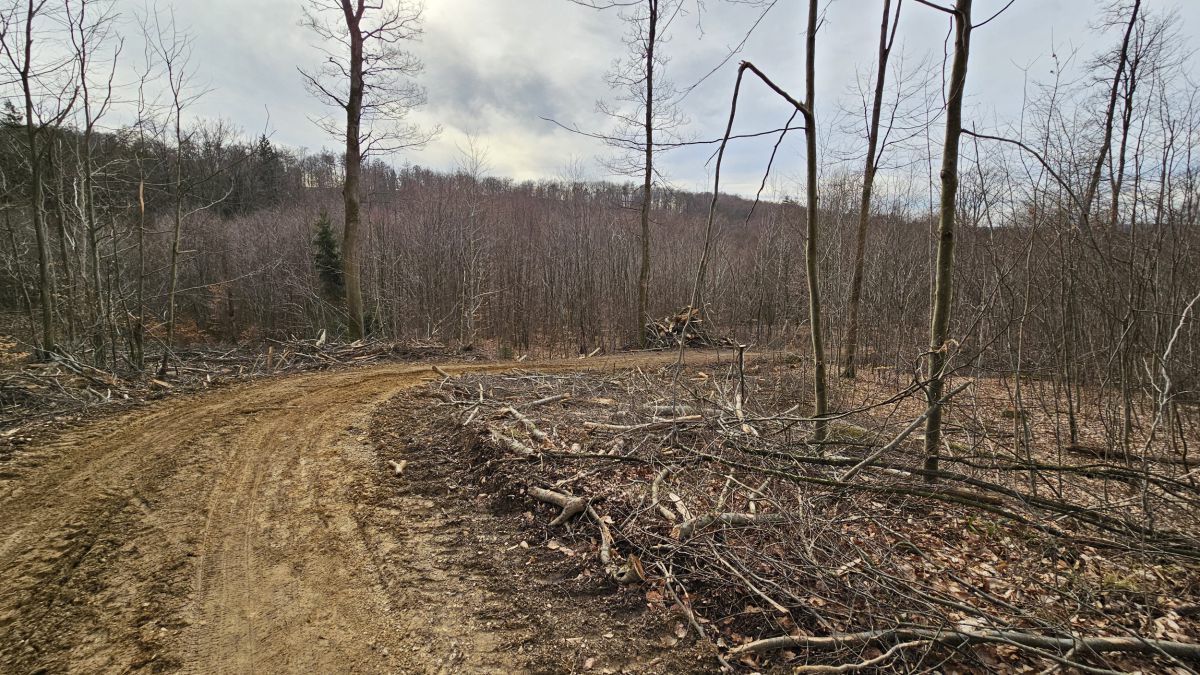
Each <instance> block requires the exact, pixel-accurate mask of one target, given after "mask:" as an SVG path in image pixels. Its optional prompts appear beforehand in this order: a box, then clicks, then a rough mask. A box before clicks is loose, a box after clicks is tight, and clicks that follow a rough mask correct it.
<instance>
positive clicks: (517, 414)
mask: <svg viewBox="0 0 1200 675" xmlns="http://www.w3.org/2000/svg"><path fill="white" fill-rule="evenodd" d="M500 414H501V415H508V416H509V417H512V418H513V419H515V420H516V421H518V422H520V423H521V424H522V425H523V426H524V427H525V428H526V429H527V430H528V431H529V435H530V436H533V438H534V440H536V441H537V442H538V443H541V444H542V445H547V444H549V443H550V437H549V436H547V435H546V432H544V431H542V430H541V429H539V428H538V426H537V424H535V423H534V422H533V420H531V419H529V418H528V417H526V416H525V415H524V414H522V413H521V411H519V410H517V409H516V408H514V407H512V406H509V407H507V408H505V409H503V410H501V411H500Z"/></svg>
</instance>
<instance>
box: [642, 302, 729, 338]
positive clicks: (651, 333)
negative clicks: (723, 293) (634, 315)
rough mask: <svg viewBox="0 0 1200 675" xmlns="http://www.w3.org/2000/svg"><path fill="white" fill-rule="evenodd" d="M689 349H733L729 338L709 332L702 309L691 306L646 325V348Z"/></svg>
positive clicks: (652, 320)
mask: <svg viewBox="0 0 1200 675" xmlns="http://www.w3.org/2000/svg"><path fill="white" fill-rule="evenodd" d="M681 344H682V345H684V346H687V347H732V346H734V341H733V339H732V338H729V337H717V336H714V335H713V334H711V333H710V332H709V330H708V323H707V322H706V321H705V320H704V319H703V318H702V317H701V315H700V309H699V308H696V307H691V306H690V305H689V306H687V307H684V308H683V309H681V310H679V311H678V312H676V313H675V314H673V315H671V316H667V317H664V318H662V319H661V320H660V319H651V320H650V322H649V323H647V324H646V347H647V348H650V349H671V348H673V347H678V346H680V345H681Z"/></svg>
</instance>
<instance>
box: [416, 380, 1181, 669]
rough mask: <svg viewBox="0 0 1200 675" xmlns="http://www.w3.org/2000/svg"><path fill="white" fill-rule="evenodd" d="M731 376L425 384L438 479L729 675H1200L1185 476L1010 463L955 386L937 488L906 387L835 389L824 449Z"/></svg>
mask: <svg viewBox="0 0 1200 675" xmlns="http://www.w3.org/2000/svg"><path fill="white" fill-rule="evenodd" d="M745 370H746V369H745V368H744V366H730V371H729V372H728V373H722V372H721V371H720V369H706V371H705V376H704V377H700V376H699V372H698V371H695V369H694V368H691V369H690V372H685V373H684V374H683V375H682V376H680V375H679V374H678V373H675V372H674V371H668V370H667V369H664V370H663V371H660V372H624V373H621V372H618V373H608V374H586V375H584V374H581V375H575V376H563V375H544V374H539V373H534V372H514V373H508V374H499V375H469V376H461V377H456V378H453V379H450V380H441V381H438V382H435V383H433V384H430V385H429V388H430V390H431V391H434V392H436V393H437V395H436V398H437V399H439V400H440V401H441V403H439V404H438V405H437V406H435V407H434V408H433V409H432V413H431V414H436V415H438V419H439V420H441V421H440V423H434V428H435V429H438V430H439V431H437V432H436V434H435V435H434V437H431V438H429V439H426V441H425V442H427V443H429V444H430V445H431V446H433V447H441V448H446V447H451V448H452V447H460V448H462V450H461V451H451V452H450V455H448V456H439V457H438V459H437V460H436V461H438V462H445V461H447V457H453V458H454V459H453V460H452V461H455V462H458V464H457V466H458V467H459V468H458V471H460V472H461V473H460V475H461V478H459V479H457V482H459V483H460V484H470V485H473V486H474V485H478V486H479V489H480V490H481V491H484V492H487V493H488V494H491V495H495V498H496V499H501V496H502V495H508V496H507V497H503V499H506V500H512V499H516V500H518V501H520V500H524V501H525V503H526V504H527V506H526V507H525V508H528V509H530V511H529V512H527V513H526V515H527V516H529V518H528V519H527V520H525V521H522V522H523V523H524V525H523V526H524V527H525V528H527V529H526V531H525V532H524V533H523V534H522V535H521V537H520V538H519V539H518V540H517V541H514V542H512V544H513V545H514V546H516V544H517V543H519V542H525V541H531V542H534V541H537V540H538V539H539V538H541V541H543V542H551V543H552V544H554V548H555V550H562V551H564V552H565V551H570V553H569V554H566V555H569V556H570V557H571V559H572V563H571V564H572V565H587V564H588V563H589V561H590V562H591V565H593V566H594V569H595V570H596V571H597V572H600V573H602V574H603V576H604V578H606V579H608V580H609V581H611V582H612V583H613V586H612V588H613V589H619V590H614V591H613V592H616V593H632V594H637V595H639V596H640V597H641V598H643V600H644V602H645V604H647V605H649V607H650V608H652V609H655V608H657V609H659V610H661V611H663V612H668V613H669V612H672V611H675V612H679V613H680V614H681V616H682V617H683V619H684V623H685V625H688V626H692V627H693V629H694V630H693V633H694V634H696V635H703V636H704V638H705V639H707V640H712V641H713V642H714V643H715V644H716V645H717V647H718V648H719V653H720V655H721V658H723V659H724V662H726V663H729V664H731V666H732V667H733V668H735V669H745V670H747V671H752V670H772V669H774V668H777V667H778V668H795V669H797V671H799V672H854V671H857V670H863V669H881V670H884V671H895V672H908V671H911V670H919V669H922V668H928V667H937V668H941V669H950V670H971V669H972V668H973V669H976V670H985V671H989V670H990V671H995V670H1030V671H1033V672H1036V671H1039V670H1047V669H1051V668H1059V669H1065V670H1068V671H1070V670H1079V671H1083V672H1100V671H1112V670H1138V669H1140V670H1143V671H1155V672H1158V671H1164V670H1167V669H1169V668H1170V667H1174V666H1178V664H1179V663H1186V664H1191V665H1192V666H1195V665H1196V659H1195V655H1196V653H1197V651H1196V650H1197V649H1198V647H1197V645H1200V612H1197V611H1196V610H1195V609H1194V608H1195V607H1196V606H1197V602H1198V601H1200V585H1198V584H1197V583H1196V582H1195V580H1196V579H1200V528H1198V527H1197V526H1196V523H1198V522H1200V492H1198V491H1197V487H1196V485H1195V484H1194V483H1193V482H1192V479H1191V477H1190V476H1192V475H1194V472H1195V470H1196V469H1195V464H1194V461H1192V463H1190V464H1189V463H1188V461H1189V460H1187V459H1186V458H1185V459H1180V458H1177V457H1172V456H1169V454H1167V453H1166V452H1165V451H1163V450H1155V453H1156V454H1155V455H1154V456H1153V457H1146V456H1139V457H1138V460H1137V463H1136V464H1134V465H1133V466H1132V467H1130V466H1128V465H1127V461H1126V460H1125V459H1120V458H1118V459H1116V460H1114V461H1112V463H1111V464H1108V465H1103V466H1100V465H1098V464H1097V463H1096V462H1095V459H1094V458H1090V457H1089V458H1082V459H1080V460H1079V461H1078V462H1075V461H1072V459H1071V457H1072V455H1071V454H1062V453H1058V452H1056V451H1055V450H1054V449H1053V448H1052V446H1048V445H1045V443H1048V442H1051V441H1052V439H1053V438H1054V437H1053V435H1052V434H1045V435H1042V436H1040V437H1039V438H1040V439H1041V441H1042V442H1043V445H1042V446H1041V448H1040V449H1029V450H1028V452H1030V453H1033V454H1030V455H1026V454H1022V455H1020V456H1014V454H1013V452H1012V450H1011V443H1012V438H1011V436H1008V435H1005V434H1003V433H1000V432H1001V431H1003V429H1004V425H1003V424H997V421H1000V422H1002V421H1003V420H1004V419H1005V418H1004V417H1003V410H1004V406H1002V405H994V404H990V403H989V401H991V400H992V399H990V398H989V397H990V396H991V395H993V394H996V393H997V392H1002V391H1004V387H1003V385H1002V383H997V382H989V381H979V380H962V379H960V380H959V381H957V382H955V383H953V386H951V387H950V388H949V389H948V391H949V392H950V393H949V395H948V397H947V399H946V400H945V401H944V403H943V408H944V413H945V414H946V418H947V428H948V432H947V438H946V440H947V443H948V445H949V447H950V448H952V449H953V453H952V454H951V455H948V456H945V457H943V463H944V468H943V469H942V471H941V472H939V474H938V478H939V481H938V483H930V482H929V481H928V480H927V479H928V478H929V476H927V475H925V474H924V473H923V469H922V465H923V462H922V460H923V457H922V455H921V448H922V444H921V440H920V439H919V438H916V437H914V433H913V430H914V429H916V428H917V427H919V425H920V421H921V420H922V419H924V416H925V415H926V414H927V413H928V406H927V405H926V404H925V402H924V400H923V397H922V396H921V395H920V393H919V392H920V389H919V387H915V386H914V387H911V388H908V389H902V390H900V391H896V390H894V389H891V387H890V385H886V384H882V383H880V382H873V383H872V382H869V381H861V380H860V381H839V382H838V383H837V385H836V386H837V387H838V389H839V391H838V392H837V393H838V396H839V397H840V400H843V401H847V400H853V401H856V402H857V403H855V404H853V405H846V406H844V409H845V410H848V412H844V413H840V416H839V418H838V424H839V425H840V428H845V429H854V430H855V431H856V433H846V434H842V435H840V436H838V435H834V436H832V437H831V440H826V441H822V442H820V443H817V442H815V441H813V437H812V433H811V432H812V428H813V427H814V426H815V425H814V421H813V420H811V419H808V418H804V417H799V416H797V415H796V413H795V411H796V401H797V400H799V399H797V396H799V395H800V394H799V392H806V391H808V382H806V381H805V380H804V378H805V377H806V374H805V372H804V371H802V370H799V369H790V368H787V367H786V365H782V364H781V365H778V366H772V367H766V368H757V369H755V371H754V373H753V374H747V373H746V372H745ZM739 371H740V372H739ZM678 382H685V383H686V386H681V387H673V384H672V383H678ZM968 391H969V392H970V393H969V394H968V393H965V392H968ZM801 407H803V404H801ZM1025 414H1026V415H1027V418H1028V421H1029V423H1030V424H1031V425H1034V426H1036V425H1038V424H1045V421H1044V419H1042V416H1044V415H1045V414H1047V413H1045V412H1044V411H1040V410H1036V409H1032V408H1031V409H1029V410H1027V411H1026V413H1025ZM1093 422H1094V421H1093ZM1184 423H1185V425H1188V426H1185V430H1187V433H1188V434H1189V438H1194V437H1196V436H1197V435H1200V434H1198V432H1200V418H1191V417H1189V418H1185V419H1184ZM747 429H749V431H747ZM989 430H996V431H989ZM839 439H840V440H839ZM1190 442H1191V441H1189V443H1190ZM1132 446H1133V447H1148V446H1142V445H1141V444H1140V442H1139V443H1133V444H1132ZM1034 470H1037V471H1040V472H1041V475H1040V476H1036V480H1034V482H1033V485H1034V487H1033V488H1031V487H1030V485H1031V483H1030V481H1031V479H1030V473H1031V471H1034ZM1060 476H1062V477H1066V478H1067V479H1068V480H1066V481H1062V482H1058V480H1057V479H1058V477H1060ZM1052 484H1053V485H1054V488H1053V489H1050V487H1048V486H1050V485H1052ZM1105 486H1106V487H1105ZM1114 504H1118V505H1119V508H1118V509H1114V508H1113V505H1114ZM685 632H686V631H685ZM930 664H938V665H936V666H931V665H930ZM1183 672H1186V671H1183Z"/></svg>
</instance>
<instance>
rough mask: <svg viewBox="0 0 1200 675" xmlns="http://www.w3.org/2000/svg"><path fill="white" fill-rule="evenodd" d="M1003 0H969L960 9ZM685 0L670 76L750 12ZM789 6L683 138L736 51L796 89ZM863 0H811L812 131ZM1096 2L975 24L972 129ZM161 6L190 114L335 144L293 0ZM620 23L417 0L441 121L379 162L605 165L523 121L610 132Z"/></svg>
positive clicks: (862, 22) (126, 6)
mask: <svg viewBox="0 0 1200 675" xmlns="http://www.w3.org/2000/svg"><path fill="white" fill-rule="evenodd" d="M1006 1H1007V0H976V2H975V15H976V18H977V20H981V19H982V18H984V17H986V16H989V15H990V14H992V13H993V12H994V11H996V10H997V9H999V8H1000V7H1001V6H1003V5H1004V4H1005V2H1006ZM685 2H686V3H687V4H686V5H685V7H686V8H687V12H688V14H687V16H686V17H683V18H681V19H679V20H677V21H676V22H675V23H674V24H673V25H672V26H671V29H670V30H671V33H670V35H671V39H670V42H669V44H667V46H666V51H667V52H668V53H669V55H670V58H671V62H670V65H669V66H668V73H667V74H668V77H669V78H670V79H671V80H672V81H673V82H675V83H676V84H678V85H689V84H692V83H694V82H695V81H696V80H698V79H699V78H700V77H701V76H703V75H704V73H707V72H709V71H710V70H712V68H713V67H715V66H716V65H717V64H718V63H720V62H721V60H722V59H723V58H724V57H725V56H726V55H727V54H728V52H729V49H730V48H731V47H732V46H734V45H736V44H737V43H738V42H739V41H740V40H741V39H742V36H743V35H744V34H745V33H746V32H747V30H748V29H749V27H750V25H751V24H752V23H753V22H754V21H755V19H757V18H758V16H759V14H760V11H761V10H758V9H755V8H753V7H748V6H746V5H744V4H742V5H738V4H734V3H728V2H724V1H723V0H704V2H703V3H702V4H703V9H702V11H697V8H696V0H685ZM806 4H807V3H802V2H799V1H798V0H780V1H779V2H778V3H777V6H776V7H775V8H774V9H772V10H771V12H770V14H769V15H768V16H767V18H766V20H765V21H763V22H762V23H761V24H760V25H759V27H758V29H757V30H756V31H755V32H754V33H753V35H752V36H751V38H750V40H749V41H748V42H747V44H746V46H745V48H744V49H743V51H742V52H741V54H740V55H739V56H738V57H736V58H734V59H733V60H732V61H730V63H728V64H727V65H725V66H724V67H723V68H722V69H721V70H719V71H718V72H717V73H715V74H714V75H713V76H712V77H710V78H709V79H708V80H706V81H705V83H704V84H703V85H701V86H700V87H698V88H696V89H695V90H694V91H693V92H692V93H691V94H690V95H689V96H688V97H687V99H686V100H685V101H684V104H683V108H684V112H685V114H686V115H687V117H688V118H689V119H690V121H691V123H690V124H689V125H688V127H687V128H686V130H685V131H684V133H685V134H688V135H690V136H691V137H693V138H698V139H708V138H717V137H719V136H720V134H721V132H722V130H723V127H724V124H725V120H726V117H727V115H728V101H729V96H730V93H731V91H732V85H733V78H734V75H735V70H736V66H737V61H738V60H739V59H748V60H750V61H753V62H754V63H755V64H757V65H759V66H760V67H761V68H762V69H763V70H764V71H766V72H767V73H768V74H769V75H770V76H772V78H774V79H775V80H776V81H777V82H778V83H779V84H780V85H781V86H783V87H784V88H785V89H787V90H789V91H790V92H792V93H793V94H795V95H796V97H797V98H801V97H802V94H803V90H804V87H803V37H804V36H803V31H804V26H805V15H804V9H803V6H804V5H806ZM879 4H880V3H879V2H877V0H833V1H832V2H829V3H828V4H827V5H825V6H826V21H825V24H824V26H823V28H822V31H821V33H820V35H819V40H818V56H817V59H818V61H817V71H818V90H817V98H818V112H819V122H820V123H821V124H823V125H826V127H827V128H825V129H823V133H824V134H826V135H827V136H829V135H832V134H833V131H832V130H831V128H833V127H844V126H845V125H846V124H847V122H848V120H846V119H845V118H844V115H843V114H842V113H840V112H839V111H840V110H841V109H843V108H845V107H846V106H847V105H851V106H852V101H853V91H854V84H855V81H856V72H860V71H864V69H866V68H868V67H869V66H870V64H871V63H872V61H873V59H874V57H875V51H876V44H877V37H876V32H877V31H878V27H879V9H878V7H879ZM169 5H170V3H168V6H169ZM1101 5H1102V3H1100V2H1094V1H1093V0H1016V2H1015V3H1014V5H1013V6H1012V7H1011V8H1010V9H1009V10H1008V11H1007V12H1005V13H1004V14H1003V15H1002V16H1001V17H999V18H998V19H996V20H995V21H993V22H992V23H990V24H988V25H987V26H985V27H983V28H981V29H980V30H979V31H978V32H977V33H976V34H975V36H974V38H973V44H972V54H971V65H970V74H969V80H968V96H969V101H970V106H971V113H970V114H971V118H972V119H973V120H976V121H977V122H978V124H979V126H980V127H984V128H987V127H989V126H990V127H992V128H995V127H996V126H1003V125H1004V124H1007V123H1008V122H1009V121H1010V120H1013V119H1015V117H1016V115H1017V113H1019V111H1020V107H1021V92H1022V87H1023V82H1024V81H1025V79H1026V77H1028V78H1030V79H1034V80H1036V79H1048V78H1050V77H1051V74H1050V73H1051V70H1052V68H1053V62H1052V60H1051V58H1050V55H1051V54H1052V53H1057V54H1059V55H1060V56H1064V55H1066V54H1070V53H1073V52H1077V53H1078V54H1079V55H1080V60H1081V61H1085V60H1086V59H1087V58H1090V57H1091V56H1093V55H1095V54H1096V53H1098V52H1099V51H1101V50H1103V49H1105V48H1108V47H1110V46H1111V45H1112V44H1114V42H1115V41H1116V40H1117V39H1119V35H1118V34H1117V33H1116V32H1115V31H1114V32H1110V33H1108V34H1106V35H1100V34H1098V33H1097V32H1096V31H1095V30H1093V26H1094V23H1095V22H1096V20H1097V19H1098V17H1099V8H1100V6H1101ZM1143 5H1144V6H1145V7H1146V8H1147V9H1149V10H1151V11H1156V12H1161V11H1169V10H1175V11H1177V12H1178V15H1179V17H1180V19H1181V20H1182V24H1181V33H1182V36H1183V37H1184V39H1185V40H1186V41H1187V43H1188V45H1187V46H1188V47H1189V48H1193V49H1194V48H1195V47H1196V46H1197V45H1196V43H1195V40H1194V36H1195V31H1196V30H1197V27H1200V0H1146V1H1145V2H1144V3H1143ZM173 6H174V9H175V13H176V17H177V20H178V21H179V23H180V24H181V26H183V27H185V28H187V29H188V30H190V31H191V33H192V34H193V36H194V39H195V57H194V60H195V67H196V70H197V75H198V79H199V80H200V81H201V82H203V83H205V84H207V85H208V86H209V87H210V88H211V91H210V93H208V94H207V95H206V96H205V98H204V99H203V100H202V101H201V102H200V103H198V104H197V105H196V107H195V108H194V111H195V113H196V114H197V115H203V116H206V117H220V118H223V119H227V120H229V121H231V122H233V123H234V124H235V125H236V126H238V127H240V128H241V129H243V130H244V131H245V132H246V133H247V134H255V135H256V134H258V133H259V132H261V131H263V130H264V129H265V130H266V131H267V133H268V134H270V135H271V138H272V139H273V140H274V141H276V142H279V143H283V144H286V145H290V146H294V147H304V148H307V149H309V150H310V151H311V150H318V149H320V148H322V147H329V148H335V147H337V141H336V140H334V139H331V138H328V137H327V136H325V135H324V133H323V132H322V131H321V130H320V129H319V128H318V127H316V126H315V125H314V124H313V123H312V122H311V121H310V119H309V118H310V117H311V116H313V115H319V114H321V113H322V112H324V111H323V110H322V108H321V106H320V104H319V103H318V102H316V101H315V100H313V99H311V98H310V97H309V96H308V94H307V93H306V92H305V90H304V87H303V85H302V82H301V79H300V76H299V74H298V73H297V71H296V66H297V65H312V64H313V63H314V62H315V61H316V60H318V59H319V55H318V53H317V52H316V50H314V48H313V43H314V39H315V38H314V36H313V35H311V34H310V33H309V32H308V31H307V30H306V29H305V28H303V27H301V26H300V25H299V23H298V21H299V19H300V16H301V12H300V8H301V0H254V1H252V2H251V1H247V0H177V1H176V2H175V3H174V4H173ZM142 7H143V3H142V0H118V9H119V10H120V11H121V12H122V13H123V14H125V15H129V16H132V15H135V14H136V13H138V12H139V11H144V9H142ZM130 23H132V21H131V22H130ZM947 29H948V22H947V17H946V15H944V14H942V13H939V12H937V11H935V10H932V9H929V8H926V7H922V6H920V5H919V4H917V3H916V2H912V0H909V1H908V2H905V3H904V10H903V15H902V17H901V28H900V32H899V38H898V44H899V50H902V51H903V52H904V54H905V59H906V61H907V62H909V63H911V64H914V65H915V64H916V63H918V62H919V61H920V60H921V59H922V58H928V59H932V62H933V63H934V64H935V67H936V69H937V71H938V72H939V73H940V65H941V63H942V54H943V45H944V41H945V40H946V37H947ZM623 30H624V26H623V25H622V24H621V22H620V20H619V18H618V16H617V14H616V13H615V12H613V11H596V10H591V9H587V8H584V7H580V6H578V5H575V4H572V3H571V2H569V1H568V0H427V2H426V9H425V32H424V36H423V37H422V39H421V41H420V42H419V43H415V44H413V45H412V50H413V51H414V52H416V53H417V54H419V55H420V57H421V58H422V59H423V61H424V63H425V71H424V73H423V74H422V75H421V77H420V82H421V83H422V84H423V85H424V86H425V87H426V88H427V90H428V97H429V100H428V104H427V105H426V106H425V107H424V108H422V109H421V110H420V111H419V112H418V113H417V114H416V116H415V120H416V121H417V122H419V123H421V124H424V125H429V126H432V125H435V124H440V125H441V126H442V128H443V132H442V134H441V135H440V136H439V137H438V138H437V139H436V140H435V141H434V142H433V143H431V144H430V145H429V146H428V147H427V148H426V149H424V150H422V151H419V152H411V153H406V154H405V155H403V156H398V157H395V158H394V159H393V161H394V162H395V163H397V164H403V163H406V162H407V163H413V164H420V165H422V166H428V167H432V168H437V169H453V168H454V167H455V166H456V163H457V162H458V161H459V158H460V156H461V151H460V148H462V147H464V146H465V140H466V138H467V135H468V134H473V135H475V136H476V137H477V138H478V141H479V144H480V145H481V146H482V147H484V148H486V150H487V156H488V163H489V166H490V170H491V173H492V174H494V175H497V176H504V177H511V178H515V179H522V180H523V179H539V178H546V177H555V176H561V175H564V174H565V173H566V172H567V170H568V167H570V166H571V165H572V164H573V163H581V164H582V166H583V167H584V168H585V170H586V172H587V175H588V177H590V178H609V177H610V176H608V175H607V173H606V170H605V169H604V168H603V166H602V165H601V164H600V163H598V162H597V161H596V160H597V158H598V157H604V156H607V155H608V154H610V152H611V151H610V150H608V149H606V148H605V147H604V146H603V145H602V144H601V143H599V142H597V141H595V140H592V139H588V138H584V137H580V136H578V135H574V134H571V133H569V132H566V131H563V130H562V129H558V128H556V127H555V126H554V125H553V124H551V123H549V122H546V121H543V120H542V119H541V118H542V117H549V118H553V119H557V120H560V121H562V122H563V123H565V124H571V125H578V126H579V127H580V128H584V129H594V130H597V131H605V130H608V129H609V128H610V127H609V126H608V125H609V123H608V122H606V121H605V119H604V118H603V117H602V116H600V115H599V114H598V113H597V112H596V101H597V100H599V99H608V98H611V95H612V92H610V91H609V90H608V88H607V86H606V84H605V80H604V75H605V72H606V71H607V70H608V69H609V68H610V66H611V63H612V61H613V59H614V58H616V57H617V56H619V55H620V54H621V50H622V44H621V35H622V31H623ZM126 32H128V29H127V30H126ZM1193 62H1196V60H1195V59H1194V58H1193ZM1193 70H1195V69H1194V68H1193ZM939 78H940V75H939ZM938 84H939V86H940V79H939V82H938ZM740 111H741V112H739V121H738V126H737V129H738V130H739V131H741V132H751V131H756V130H765V129H772V128H777V127H779V126H781V125H782V124H783V122H784V121H786V120H787V117H788V115H789V114H790V112H791V111H790V110H789V109H788V107H787V105H786V104H785V103H784V102H783V101H781V100H779V99H777V98H775V97H774V96H773V95H767V93H765V89H764V88H763V87H759V86H750V87H749V89H748V90H747V92H746V96H745V98H744V101H743V103H742V105H741V107H740ZM268 112H269V121H268ZM831 143H833V141H831ZM841 143H843V142H842V141H839V142H838V143H836V144H841ZM772 144H773V140H767V139H764V140H762V141H757V142H745V143H741V144H740V145H739V146H738V147H737V148H735V149H734V150H733V151H731V155H730V158H729V165H728V166H729V170H728V173H727V176H728V181H727V182H725V183H724V185H725V186H727V189H729V190H731V191H736V192H743V193H747V192H753V191H754V189H756V188H757V185H758V182H759V180H760V179H761V175H762V171H763V168H764V166H765V163H766V158H767V156H768V155H769V154H770V149H771V145H772ZM802 151H803V142H802V137H801V135H800V134H798V133H797V134H795V137H794V138H791V139H789V141H788V142H786V143H785V145H784V147H783V148H782V149H781V151H780V159H779V161H778V164H779V176H780V180H781V181H783V182H784V183H786V182H787V181H789V180H794V179H796V178H797V177H798V175H799V172H798V169H797V167H798V166H799V161H798V160H799V158H800V155H801V154H802ZM709 152H710V150H701V149H687V150H683V151H676V152H673V153H670V154H667V155H664V156H663V157H662V159H661V160H660V161H661V163H662V167H663V170H664V173H665V175H666V177H667V178H668V179H669V180H670V181H671V183H672V184H673V185H675V186H677V187H682V188H701V189H702V188H704V187H705V186H706V185H708V183H709V181H710V178H709V171H710V167H708V166H706V160H707V157H708V155H709ZM785 189H787V188H785Z"/></svg>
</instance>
